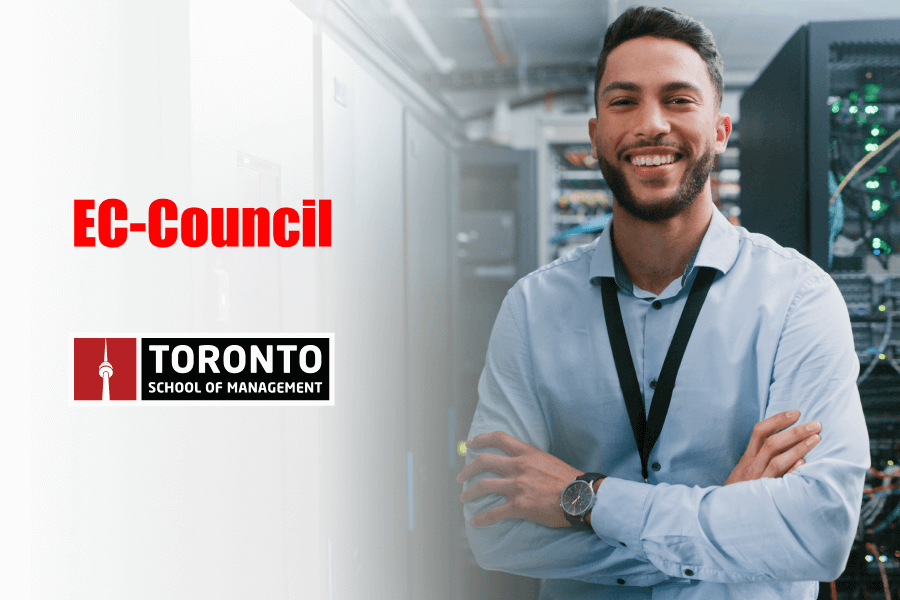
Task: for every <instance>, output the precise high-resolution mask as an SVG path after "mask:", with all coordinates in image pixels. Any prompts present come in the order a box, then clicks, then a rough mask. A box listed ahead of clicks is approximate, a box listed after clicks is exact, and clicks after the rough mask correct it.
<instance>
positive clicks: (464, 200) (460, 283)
mask: <svg viewBox="0 0 900 600" xmlns="http://www.w3.org/2000/svg"><path fill="white" fill-rule="evenodd" d="M458 156H459V180H460V189H459V194H460V196H459V205H458V214H457V215H456V217H455V223H456V236H455V240H454V242H455V244H454V247H455V257H454V262H453V271H454V277H453V281H454V293H453V296H454V299H455V304H456V306H455V307H454V324H453V333H454V339H455V349H454V365H455V366H454V369H453V373H454V377H455V379H456V381H455V382H454V388H455V389H456V390H458V394H457V395H458V398H457V399H456V402H454V406H453V409H454V411H456V414H457V422H458V425H457V431H458V432H459V433H458V436H459V437H458V438H457V439H459V440H464V439H466V437H465V436H466V435H467V433H468V430H469V426H470V425H471V423H472V417H473V415H474V414H475V406H476V404H477V402H478V379H479V377H480V376H481V371H482V369H483V368H484V358H485V354H486V352H487V345H488V339H489V337H490V333H491V329H492V328H493V325H494V320H495V319H496V317H497V312H498V311H499V309H500V304H501V303H502V302H503V298H504V297H505V296H506V292H507V290H509V288H510V287H512V285H513V284H515V282H516V281H517V280H518V279H520V278H521V277H524V276H525V275H527V274H528V273H530V272H531V271H534V270H535V269H537V267H538V245H537V242H538V234H537V216H538V209H537V204H538V201H537V155H536V153H535V152H534V151H524V150H510V149H508V148H495V147H464V148H461V149H460V151H459V155H458ZM454 461H455V464H454ZM464 464H465V457H464V456H457V455H455V454H451V465H453V469H452V472H453V474H454V475H455V474H456V473H458V472H459V470H460V469H461V468H462V467H463V465H464ZM453 483H454V489H459V488H458V484H456V483H455V481H454V482H453ZM453 500H454V502H453V504H452V508H453V510H452V512H451V514H452V515H453V518H452V527H451V530H450V531H451V541H452V542H453V545H452V546H451V548H452V550H453V555H452V556H453V559H452V560H453V561H454V562H453V566H452V569H453V570H452V573H453V575H454V578H458V583H457V581H453V582H452V584H453V588H452V589H453V590H454V592H455V593H454V595H453V597H454V598H471V599H478V598H485V599H487V598H490V599H491V600H513V599H515V600H527V599H528V598H537V593H538V581H537V580H535V579H529V578H526V577H519V576H517V575H511V574H508V573H501V572H498V571H484V570H482V569H481V568H480V567H479V566H478V565H477V564H476V562H475V558H474V556H473V555H472V551H471V550H470V549H469V545H468V541H467V540H466V533H465V521H464V519H463V511H462V504H461V503H459V502H458V501H455V494H454V497H453Z"/></svg>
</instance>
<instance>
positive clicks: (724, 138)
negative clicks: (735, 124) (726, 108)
mask: <svg viewBox="0 0 900 600" xmlns="http://www.w3.org/2000/svg"><path fill="white" fill-rule="evenodd" d="M729 137H731V115H728V114H726V113H719V116H718V117H716V154H722V153H723V152H725V148H727V147H728V138H729Z"/></svg>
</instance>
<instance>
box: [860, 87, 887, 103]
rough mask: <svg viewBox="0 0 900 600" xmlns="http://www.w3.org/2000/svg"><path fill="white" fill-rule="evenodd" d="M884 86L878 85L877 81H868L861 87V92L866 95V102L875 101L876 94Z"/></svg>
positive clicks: (876, 98) (876, 99)
mask: <svg viewBox="0 0 900 600" xmlns="http://www.w3.org/2000/svg"><path fill="white" fill-rule="evenodd" d="M883 87H884V86H882V85H879V84H877V83H868V84H866V86H865V87H864V88H863V92H864V93H865V95H866V102H877V101H878V94H880V93H881V90H882V88H883Z"/></svg>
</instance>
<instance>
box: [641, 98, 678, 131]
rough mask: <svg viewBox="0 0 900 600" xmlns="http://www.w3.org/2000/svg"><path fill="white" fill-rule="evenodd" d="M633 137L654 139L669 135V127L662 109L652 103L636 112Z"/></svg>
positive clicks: (646, 104)
mask: <svg viewBox="0 0 900 600" xmlns="http://www.w3.org/2000/svg"><path fill="white" fill-rule="evenodd" d="M636 116H637V123H635V131H634V133H635V135H637V136H645V137H649V138H656V137H659V136H661V135H665V134H667V133H669V131H670V130H671V127H670V125H669V120H668V119H667V118H666V115H665V111H664V110H663V107H661V106H658V105H656V104H654V103H645V104H644V105H643V106H641V108H640V110H639V111H638V112H637V115H636Z"/></svg>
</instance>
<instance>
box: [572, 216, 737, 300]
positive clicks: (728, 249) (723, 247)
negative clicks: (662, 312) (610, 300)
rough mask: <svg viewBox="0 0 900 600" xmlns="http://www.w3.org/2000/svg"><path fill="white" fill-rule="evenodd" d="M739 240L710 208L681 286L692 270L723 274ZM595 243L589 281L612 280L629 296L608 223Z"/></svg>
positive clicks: (734, 257)
mask: <svg viewBox="0 0 900 600" xmlns="http://www.w3.org/2000/svg"><path fill="white" fill-rule="evenodd" d="M739 237H740V236H739V235H738V232H737V231H736V230H735V228H734V226H733V225H732V224H731V223H729V222H728V219H726V218H725V216H724V215H723V214H722V213H721V212H719V210H718V209H714V210H713V216H712V220H711V221H710V223H709V227H708V228H707V230H706V233H705V234H704V236H703V240H702V241H701V242H700V247H699V248H697V251H696V252H695V253H694V256H693V257H692V258H691V262H690V263H688V266H687V269H685V271H684V275H683V276H682V277H681V286H682V287H684V284H685V283H686V282H687V280H688V278H689V277H690V275H691V273H692V272H693V270H694V267H713V268H714V269H717V270H719V271H721V272H722V273H723V274H725V273H728V270H729V269H731V267H732V266H733V265H734V263H735V261H736V260H737V255H738V244H739ZM596 244H597V245H596V249H595V251H594V256H593V258H592V259H591V270H590V282H591V283H592V284H593V285H598V284H599V283H600V279H601V278H602V277H614V278H615V279H616V283H617V284H618V285H619V287H621V288H622V289H624V290H626V291H629V292H632V293H633V292H634V284H633V283H632V282H631V279H630V278H629V277H628V273H627V272H626V271H625V267H624V265H623V264H622V262H621V259H620V258H619V256H618V254H617V253H616V251H615V249H614V248H613V245H612V221H610V224H609V226H608V227H607V228H606V229H604V230H603V233H602V234H601V235H600V239H598V240H597V242H596Z"/></svg>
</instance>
